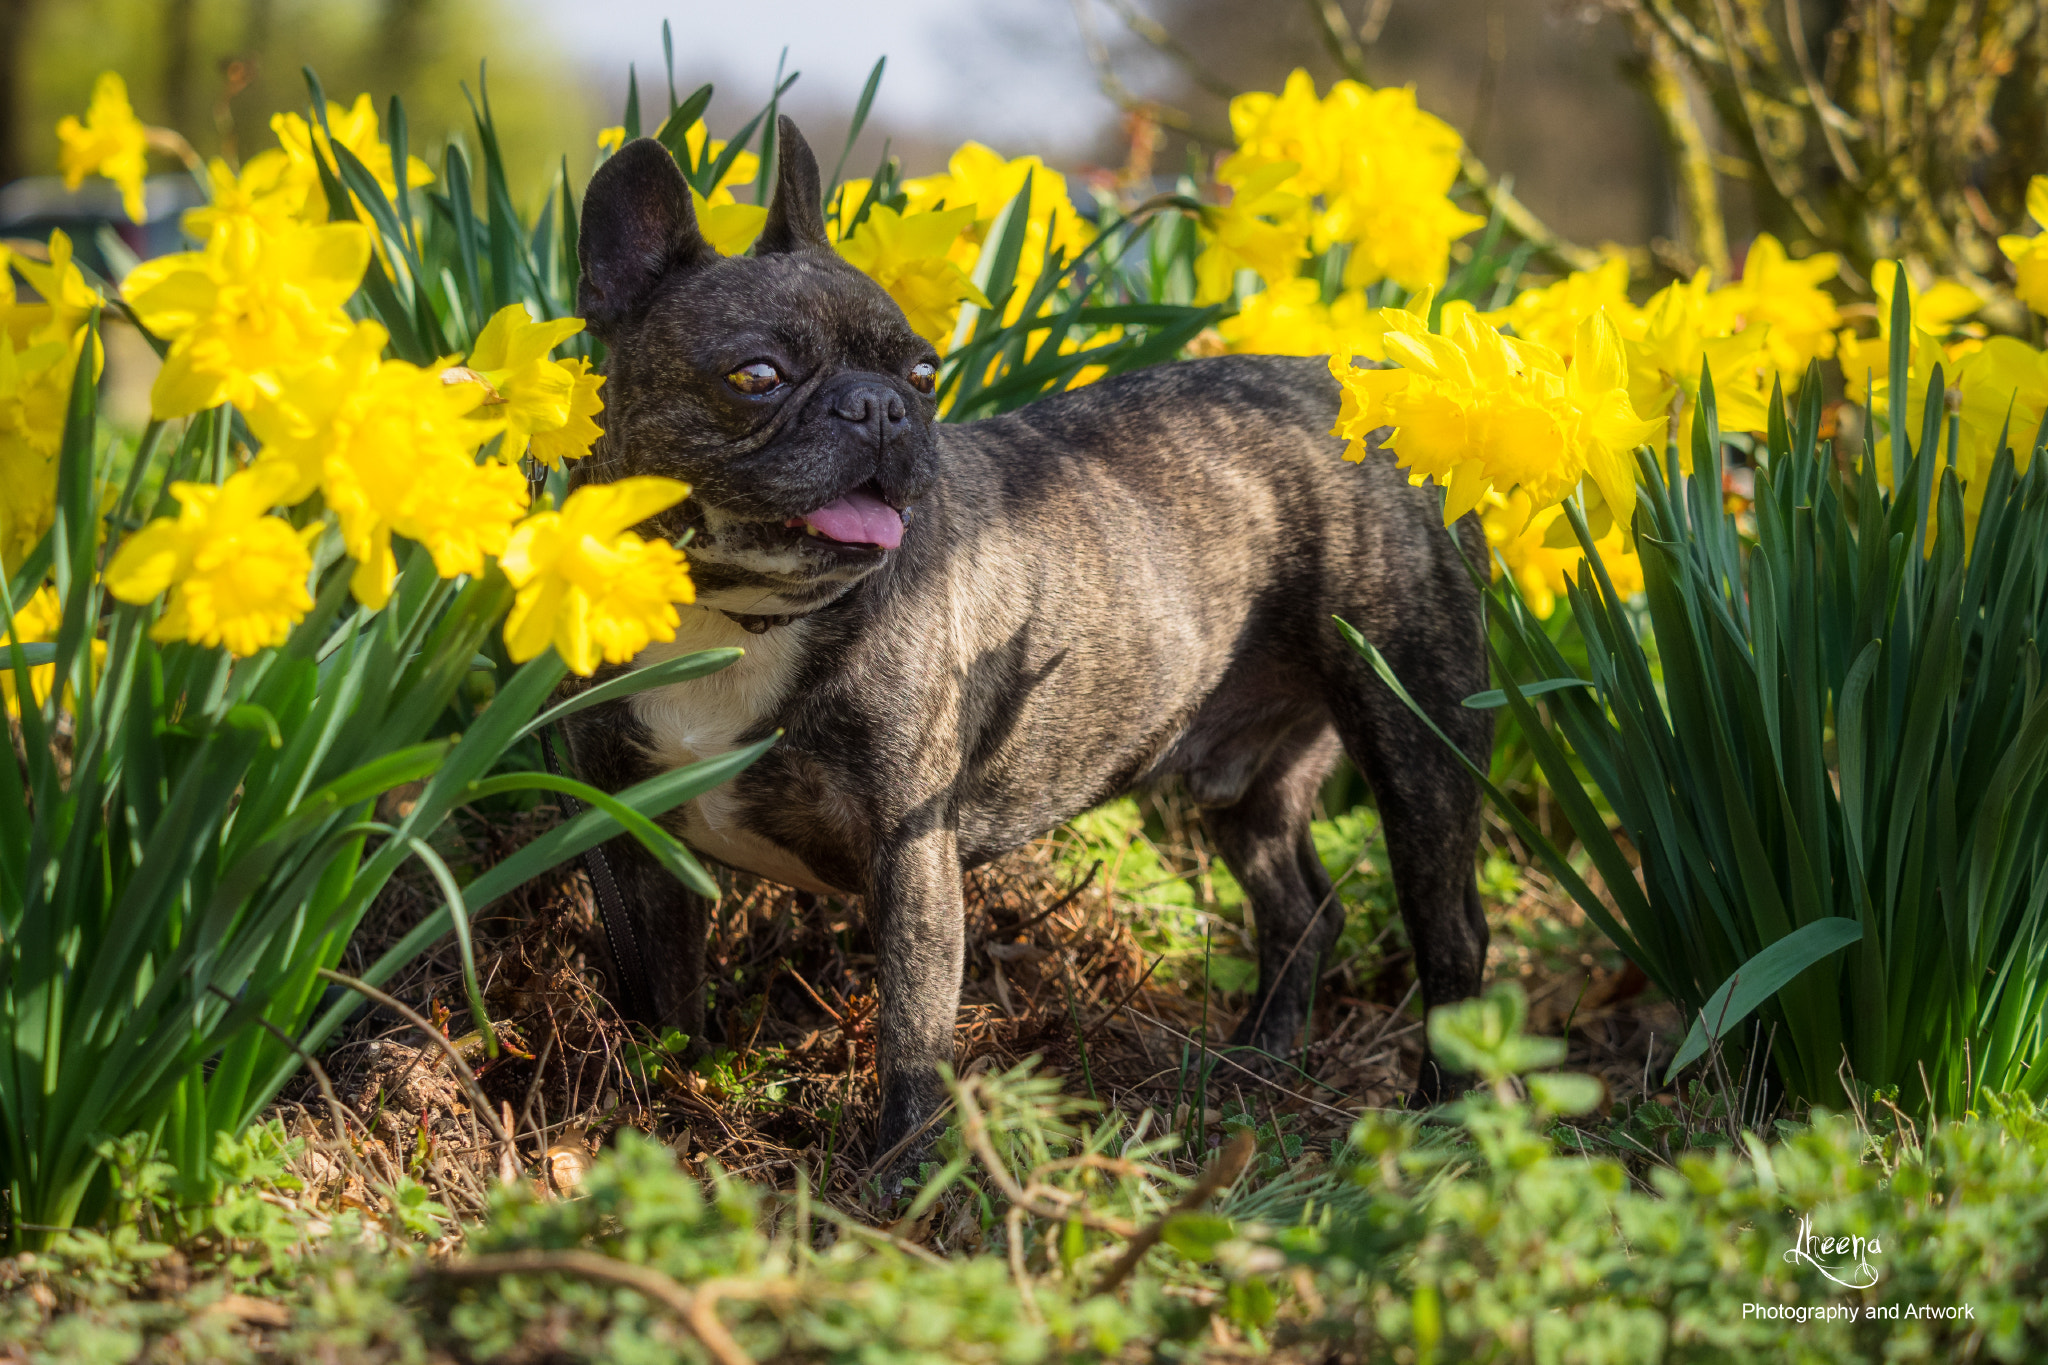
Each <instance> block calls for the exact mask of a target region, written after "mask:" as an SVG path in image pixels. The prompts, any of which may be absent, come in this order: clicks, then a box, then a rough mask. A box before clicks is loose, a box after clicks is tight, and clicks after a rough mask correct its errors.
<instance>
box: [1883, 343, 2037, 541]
mask: <svg viewBox="0 0 2048 1365" xmlns="http://www.w3.org/2000/svg"><path fill="white" fill-rule="evenodd" d="M1937 365H1939V366H1941V368H1942V379H1943V387H1944V389H1945V390H1946V393H1945V401H1946V402H1947V403H1948V404H1949V405H1950V410H1951V411H1952V412H1953V413H1954V414H1955V419H1956V441H1955V445H1954V447H1953V450H1951V448H1950V446H1949V442H1948V435H1947V433H1946V432H1943V433H1942V436H1941V452H1942V460H1941V464H1947V463H1948V456H1949V455H1950V454H1953V456H1954V461H1955V471H1956V478H1957V479H1958V480H1960V481H1961V482H1962V485H1963V519H1964V525H1965V526H1966V527H1967V528H1969V529H1970V530H1971V531H1972V532H1974V531H1975V529H1976V525H1977V516H1978V513H1979V512H1980V511H1982V510H1983V506H1984V496H1985V492H1986V490H1987V489H1988V487H1989V485H1990V479H1991V466H1992V463H1993V461H1995V460H1996V459H1997V457H1998V450H1999V437H2000V435H2001V434H2003V435H2004V437H2005V443H2006V444H2007V445H2008V446H2010V447H2012V452H2013V460H2014V464H2015V467H2016V469H2017V470H2018V472H2020V473H2025V472H2026V470H2027V466H2028V464H2029V463H2030V462H2031V460H2032V456H2033V449H2034V435H2035V433H2036V432H2038V431H2039V430H2040V428H2041V419H2042V416H2043V414H2044V413H2048V353H2043V352H2041V351H2039V350H2036V349H2035V348H2034V347H2032V346H2029V345H2027V344H2026V343H2025V342H2024V341H2021V340H2019V339H2018V338H2017V337H1992V338H1991V339H1989V340H1988V341H1985V342H1984V343H1983V344H1982V345H1973V346H1972V348H1971V349H1969V350H1967V351H1963V352H1961V353H1959V354H1957V353H1952V352H1951V351H1950V350H1948V349H1945V348H1944V347H1943V346H1942V344H1941V342H1940V341H1939V340H1938V339H1937V338H1936V337H1935V335H1934V334H1933V333H1931V332H1927V331H1924V330H1922V329H1921V328H1919V327H1915V328H1914V329H1913V387H1912V391H1911V393H1910V394H1909V395H1908V398H1907V404H1906V432H1907V435H1909V436H1910V437H1911V438H1912V440H1913V442H1914V443H1915V444H1916V445H1917V444H1918V443H1919V441H1920V437H1921V434H1922V432H1923V430H1924V424H1925V422H1926V416H1927V385H1928V381H1929V380H1930V379H1932V377H1933V375H1934V367H1935V366H1937ZM1890 398H1891V393H1890V386H1889V385H1888V384H1886V383H1884V382H1882V381H1880V383H1879V385H1878V392H1877V396H1876V403H1875V414H1876V415H1877V416H1879V417H1881V418H1884V419H1885V420H1886V421H1887V422H1890V421H1891V420H1892V416H1891V411H1890V401H1889V400H1890ZM1874 445H1875V448H1876V451H1877V477H1878V479H1879V481H1880V482H1882V483H1883V484H1884V485H1885V486H1886V487H1891V486H1892V475H1893V471H1892V461H1891V442H1890V441H1877V442H1875V443H1874ZM1938 470H1939V466H1937V474H1936V478H1937V479H1938V478H1939V477H1940V475H1939V472H1938Z"/></svg>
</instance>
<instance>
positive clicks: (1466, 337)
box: [1330, 302, 1663, 525]
mask: <svg viewBox="0 0 2048 1365" xmlns="http://www.w3.org/2000/svg"><path fill="white" fill-rule="evenodd" d="M1426 309H1427V304H1426V302H1425V303H1424V304H1423V305H1422V310H1421V311H1419V312H1404V311H1400V310H1396V309H1385V310H1382V314H1381V315H1382V317H1383V319H1384V320H1385V321H1386V323H1387V331H1386V333H1385V346H1386V351H1387V357H1388V358H1389V359H1390V360H1393V361H1396V362H1398V363H1399V364H1400V366H1401V368H1400V369H1391V370H1366V369H1358V368H1355V367H1354V366H1353V365H1352V364H1351V361H1350V358H1349V357H1348V356H1333V357H1332V358H1331V361H1330V370H1331V373H1332V374H1334V375H1335V376H1336V377H1337V379H1338V381H1339V382H1340V383H1342V384H1343V386H1344V389H1345V398H1344V406H1343V410H1342V413H1341V414H1340V416H1339V418H1338V422H1337V426H1336V427H1335V428H1334V431H1333V434H1335V435H1339V436H1344V437H1348V438H1349V439H1350V442H1351V444H1350V446H1349V448H1348V449H1347V450H1346V451H1345V457H1346V458H1347V459H1353V460H1356V459H1361V458H1363V457H1364V453H1365V437H1366V436H1367V434H1369V433H1370V432H1372V431H1374V430H1376V429H1377V428H1380V427H1383V426H1392V427H1393V428H1394V432H1393V433H1392V435H1390V436H1388V437H1387V438H1386V440H1385V441H1384V443H1383V444H1384V445H1385V446H1386V448H1387V449H1389V450H1391V451H1393V452H1394V453H1395V455H1396V456H1397V457H1398V458H1399V461H1400V463H1401V464H1402V466H1404V467H1405V468H1407V469H1408V470H1409V471H1410V475H1411V477H1412V478H1414V479H1416V480H1417V481H1418V482H1419V481H1420V480H1421V479H1422V478H1431V479H1434V480H1435V481H1436V483H1437V485H1438V486H1439V487H1441V488H1443V489H1444V492H1445V499H1444V501H1445V508H1444V520H1445V524H1446V525H1448V524H1449V523H1450V522H1452V521H1455V520H1457V518H1458V517H1460V516H1462V515H1464V513H1466V512H1468V511H1470V510H1471V509H1472V508H1474V507H1477V506H1478V505H1479V504H1480V502H1481V501H1482V500H1483V499H1484V498H1485V496H1486V494H1487V492H1488V490H1490V489H1491V490H1497V491H1500V492H1503V493H1505V492H1507V491H1510V490H1512V489H1515V488H1520V489H1521V490H1522V491H1523V492H1525V493H1526V494H1527V495H1528V497H1529V500H1530V506H1531V507H1532V508H1543V507H1548V506H1552V505H1554V504H1556V503H1557V502H1559V501H1561V500H1562V499H1563V498H1564V497H1565V496H1566V495H1568V494H1569V493H1570V492H1571V491H1572V490H1573V489H1574V488H1575V487H1577V486H1578V484H1579V482H1580V480H1581V479H1583V478H1587V477H1590V478H1591V479H1592V480H1593V481H1594V483H1595V484H1596V485H1597V487H1598V488H1599V490H1600V492H1601V495H1602V496H1603V497H1604V499H1605V500H1606V503H1607V505H1608V507H1609V508H1610V509H1611V510H1612V512H1613V514H1614V516H1615V518H1616V520H1617V521H1620V522H1622V523H1624V524H1626V522H1627V520H1628V516H1629V513H1630V512H1631V511H1632V510H1633V508H1634V506H1635V467H1634V461H1633V459H1632V456H1631V452H1632V451H1633V450H1634V448H1635V447H1636V446H1638V445H1640V444H1642V443H1643V442H1645V441H1648V440H1650V439H1651V438H1652V437H1653V436H1654V435H1655V434H1656V433H1657V432H1658V431H1660V430H1661V429H1662V425H1663V424H1662V422H1660V421H1657V420H1654V419H1652V420H1644V419H1642V418H1639V417H1637V415H1636V412H1635V410H1634V408H1633V407H1631V405H1630V403H1629V397H1628V390H1627V388H1626V387H1625V382H1624V381H1625V377H1626V370H1625V367H1624V362H1623V360H1622V349H1621V339H1620V337H1619V336H1617V335H1616V333H1615V330H1614V324H1613V323H1611V322H1609V321H1608V320H1607V318H1606V316H1605V315H1604V314H1595V315H1594V316H1593V317H1590V318H1587V319H1586V320H1585V321H1584V322H1582V323H1581V324H1580V329H1579V333H1578V335H1577V336H1576V337H1575V338H1574V343H1573V351H1574V354H1573V357H1572V360H1571V362H1570V364H1569V365H1567V364H1566V362H1565V361H1564V360H1563V359H1562V358H1561V357H1560V356H1559V355H1558V354H1557V352H1555V351H1553V350H1551V349H1550V348H1549V347H1547V346H1540V345H1538V344H1536V343H1535V342H1528V341H1515V340H1510V339H1509V338H1507V337H1504V336H1502V335H1501V334H1500V333H1499V332H1498V331H1497V330H1495V329H1494V328H1492V327H1490V326H1488V325H1487V324H1485V323H1484V322H1482V321H1480V320H1479V318H1478V316H1477V314H1475V313H1474V312H1473V311H1472V310H1471V309H1470V308H1469V307H1465V306H1462V305H1458V304H1453V305H1451V306H1449V307H1447V308H1445V309H1444V312H1443V322H1442V326H1443V331H1442V333H1441V334H1440V335H1439V334H1435V333H1431V332H1429V331H1428V330H1427V329H1426V327H1425V325H1424V322H1423V313H1426Z"/></svg>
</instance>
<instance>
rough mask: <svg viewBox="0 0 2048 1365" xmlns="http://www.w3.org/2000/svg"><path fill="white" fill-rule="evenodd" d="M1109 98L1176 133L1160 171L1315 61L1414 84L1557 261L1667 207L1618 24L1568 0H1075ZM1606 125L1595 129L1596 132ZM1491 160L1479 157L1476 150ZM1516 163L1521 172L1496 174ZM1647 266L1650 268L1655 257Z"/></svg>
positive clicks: (1372, 78)
mask: <svg viewBox="0 0 2048 1365" xmlns="http://www.w3.org/2000/svg"><path fill="white" fill-rule="evenodd" d="M1074 8H1075V11H1076V14H1077V18H1078V19H1079V21H1080V25H1081V29H1082V37H1083V41H1084V44H1085V45H1086V46H1087V47H1088V49H1089V53H1090V56H1091V58H1092V59H1093V61H1094V63H1095V67H1096V73H1097V77H1098V80H1099V83H1100V84H1101V86H1102V89H1103V90H1104V92H1105V93H1106V94H1108V95H1109V96H1110V97H1111V98H1112V99H1114V100H1116V101H1117V103H1118V104H1119V105H1121V106H1122V107H1123V108H1124V109H1125V110H1126V111H1127V112H1130V111H1142V112H1144V113H1146V114H1147V115H1149V116H1150V117H1153V118H1156V119H1157V120H1158V121H1159V122H1160V123H1161V124H1163V125H1164V126H1165V127H1166V128H1167V129H1168V130H1169V131H1170V133H1171V134H1172V136H1171V137H1169V139H1168V142H1167V145H1166V146H1165V147H1164V148H1163V149H1162V151H1161V152H1160V154H1159V158H1158V164H1159V166H1160V168H1161V169H1162V170H1177V169H1180V168H1181V167H1182V166H1185V165H1186V164H1187V161H1186V157H1187V154H1188V152H1187V149H1188V147H1189V146H1190V145H1191V144H1192V145H1193V146H1194V147H1195V148H1196V149H1198V151H1199V153H1200V155H1201V156H1203V157H1206V156H1207V155H1209V154H1210V153H1213V152H1214V151H1215V150H1216V149H1217V148H1219V147H1227V146H1228V145H1229V144H1230V140H1231V139H1230V121H1229V101H1230V99H1231V97H1232V96H1233V95H1235V94H1237V93H1238V92H1240V91H1243V90H1278V89H1280V87H1281V85H1282V83H1283V82H1284V81H1285V80H1286V78H1287V73H1288V72H1289V71H1291V70H1293V69H1294V68H1296V67H1303V68H1306V69H1307V70H1308V71H1309V73H1310V74H1311V75H1313V76H1314V77H1315V79H1316V85H1317V88H1318V89H1319V90H1327V89H1328V88H1329V86H1330V84H1331V83H1332V82H1334V81H1336V80H1338V79H1340V78H1344V77H1349V78H1352V79H1355V80H1362V81H1364V82H1366V83H1367V84H1371V85H1375V86H1384V85H1413V86H1414V87H1415V89H1416V94H1417V98H1418V100H1419V102H1420V103H1421V104H1422V106H1423V107H1424V108H1426V109H1428V110H1429V111H1430V112H1431V113H1434V114H1436V115H1437V116H1439V117H1441V118H1443V119H1446V120H1447V121H1449V122H1450V123H1451V124H1453V125H1454V126H1456V127H1457V128H1459V129H1460V130H1461V131H1462V132H1464V133H1465V135H1466V138H1467V141H1468V148H1467V151H1468V156H1467V164H1466V169H1467V172H1468V176H1469V178H1470V179H1471V180H1472V182H1473V184H1474V186H1475V187H1477V188H1478V189H1479V190H1480V191H1481V193H1482V194H1483V195H1484V196H1485V197H1487V198H1488V199H1490V200H1491V201H1492V202H1493V203H1494V204H1495V205H1496V206H1497V207H1499V208H1501V209H1502V210H1503V211H1505V212H1506V213H1507V214H1508V216H1509V218H1510V220H1511V221H1512V222H1514V223H1515V224H1516V225H1517V226H1518V227H1519V228H1521V229H1522V230H1523V231H1524V232H1525V234H1526V235H1527V236H1529V237H1530V238H1531V239H1532V240H1536V241H1539V242H1543V243H1546V244H1548V245H1549V246H1550V248H1551V250H1550V252H1549V253H1548V254H1549V255H1550V257H1551V259H1552V261H1553V262H1555V263H1559V264H1569V265H1575V266H1582V265H1586V264H1590V263H1594V262H1597V259H1598V257H1597V254H1596V253H1595V252H1593V251H1592V250H1589V249H1588V248H1587V247H1586V246H1585V245H1582V244H1584V243H1591V242H1598V241H1601V240H1603V239H1605V240H1617V241H1622V242H1628V243H1641V242H1644V241H1647V240H1648V239H1649V238H1651V237H1653V236H1655V235H1657V234H1659V233H1661V232H1665V231H1667V230H1668V229H1669V227H1670V226H1671V224H1670V223H1669V222H1668V221H1667V220H1668V219H1669V208H1668V200H1669V198H1670V195H1669V190H1668V185H1667V172H1666V170H1665V158H1664V156H1663V155H1662V153H1661V151H1660V149H1659V147H1658V145H1657V138H1656V126H1655V124H1654V122H1653V121H1652V120H1651V119H1650V118H1649V117H1648V111H1647V110H1646V109H1645V108H1644V105H1643V97H1642V95H1641V94H1640V93H1639V92H1638V91H1637V90H1636V89H1635V88H1633V87H1632V86H1631V85H1630V84H1629V83H1627V82H1625V81H1623V80H1620V79H1617V78H1616V71H1617V68H1618V67H1619V66H1620V65H1622V64H1623V63H1627V62H1631V61H1633V60H1634V53H1633V49H1632V47H1631V45H1630V42H1629V39H1628V35H1627V33H1626V31H1625V29H1624V28H1623V26H1622V25H1621V24H1620V23H1619V22H1618V21H1616V20H1615V19H1614V18H1613V16H1611V15H1608V14H1606V13H1605V12H1604V11H1602V10H1601V9H1600V8H1598V7H1597V6H1594V7H1591V8H1588V7H1587V6H1586V5H1584V4H1570V5H1567V4H1562V3H1558V2H1557V0H1430V3H1428V4H1418V3H1415V2H1414V0H1405V3H1404V2H1403V0H1286V3H1280V2H1279V0H1269V3H1266V4H1261V5H1246V4H1244V3H1242V0H1074ZM1589 130H1598V131H1597V136H1588V132H1589ZM1482 155H1483V156H1484V157H1485V162H1484V163H1483V162H1482V161H1481V160H1480V158H1481V156H1482ZM1486 163H1492V165H1493V167H1494V168H1495V169H1500V168H1511V169H1512V171H1513V173H1514V174H1513V177H1512V179H1511V180H1509V179H1507V178H1505V177H1495V176H1494V175H1491V174H1489V173H1488V164H1486ZM1642 264H1644V265H1645V266H1647V264H1648V260H1647V257H1645V258H1644V259H1643V261H1642Z"/></svg>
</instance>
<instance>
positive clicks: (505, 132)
mask: <svg viewBox="0 0 2048 1365" xmlns="http://www.w3.org/2000/svg"><path fill="white" fill-rule="evenodd" d="M31 11H33V17H32V21H31V16H30V12H31ZM520 19H521V12H520V11H518V10H517V9H515V8H514V6H513V5H511V4H509V3H506V2H505V0H65V3H63V4H46V3H42V0H0V24H4V27H0V33H4V34H5V35H6V39H5V41H0V96H4V95H5V94H6V90H5V87H6V84H7V82H8V81H9V80H10V79H12V80H13V82H14V86H13V97H12V98H11V99H6V98H0V158H5V157H7V156H9V155H10V154H11V156H12V161H11V162H5V161H0V180H6V179H11V178H13V177H14V176H16V175H24V174H37V173H41V174H48V173H50V172H52V171H54V170H55V169H56V161H57V138H56V134H55V131H54V130H55V127H56V123H57V120H58V119H59V118H61V117H62V116H63V115H65V114H77V113H82V112H83V111H84V109H85V104H86V100H87V98H88V97H89V95H90V93H91V90H92V83H93V78H94V77H95V76H96V75H97V74H98V73H99V72H101V71H103V70H109V69H111V70H117V71H120V72H121V73H122V74H123V75H124V76H125V77H127V79H128V87H129V93H130V96H131V98H132V99H133V101H134V104H135V110H136V113H137V114H139V115H140V116H141V117H142V119H143V120H144V121H145V122H148V123H156V124H163V125H165V126H168V127H173V128H176V129H177V130H178V131H180V132H182V133H183V134H185V136H186V137H187V138H189V139H190V140H191V142H192V143H193V145H194V146H195V147H197V148H198V149H199V151H200V152H201V153H203V154H205V155H209V156H211V155H216V154H224V155H229V156H232V157H236V158H240V157H246V156H249V155H251V154H253V153H255V152H258V151H261V150H262V149H263V148H265V147H269V146H273V145H274V144H275V139H274V137H273V136H272V134H271V131H270V119H271V116H272V115H273V114H276V113H279V112H281V111H286V110H289V111H293V112H304V110H305V109H306V106H307V92H306V84H305V80H304V78H303V77H302V75H301V74H300V68H301V67H304V66H310V67H312V68H313V70H314V71H315V72H317V73H318V75H319V76H320V79H321V81H322V83H323V84H324V85H325V87H326V90H327V94H328V97H329V98H330V99H333V100H336V101H339V102H341V103H343V104H347V103H350V102H352V101H353V100H354V98H355V96H356V95H357V93H358V92H361V91H364V90H367V91H369V92H370V94H371V96H372V98H373V99H374V100H375V102H376V105H377V110H378V116H379V117H380V118H382V117H383V116H384V112H385V107H386V104H387V103H388V101H389V99H390V97H391V95H393V94H398V95H400V96H402V97H403V98H404V100H405V105H406V113H407V115H408V121H409V123H410V124H411V131H412V150H413V151H414V153H415V154H417V155H420V156H423V157H425V158H426V159H427V160H428V162H429V164H431V165H433V166H434V167H435V168H436V170H437V171H438V169H439V167H440V156H439V152H440V148H441V145H442V144H443V142H444V141H445V139H446V138H447V137H448V135H450V134H451V133H452V134H455V135H457V136H463V137H467V138H468V139H469V140H470V143H471V146H472V150H473V148H474V130H473V127H472V125H471V121H470V108H469V102H468V100H466V99H465V98H464V96H463V93H462V87H463V85H464V84H465V83H466V84H467V85H468V86H469V88H470V90H471V91H474V90H475V89H476V86H477V80H478V63H479V61H480V60H483V59H488V62H489V80H490V85H491V90H492V92H493V95H494V99H493V106H494V109H495V111H496V114H497V119H498V131H499V137H500V139H501V140H502V142H503V143H504V146H505V150H506V161H507V170H508V173H509V174H510V176H511V179H512V185H513V190H514V193H515V194H517V195H519V196H520V197H521V199H522V202H525V201H529V200H530V201H538V199H539V197H540V195H541V194H542V193H543V191H544V190H545V189H546V187H547V185H548V184H549V183H550V180H551V177H552V175H553V174H554V173H555V172H556V171H557V170H558V168H559V166H560V164H561V158H562V156H563V154H564V153H565V152H566V153H567V154H568V156H569V164H570V169H571V171H572V172H574V173H576V174H577V175H579V176H580V175H583V174H586V173H587V172H588V170H589V167H590V164H591V161H592V160H593V159H594V156H595V152H596V145H595V141H594V139H595V135H596V131H597V129H598V128H599V127H600V126H602V124H604V123H610V122H615V121H616V119H617V113H616V111H613V110H607V109H600V108H598V107H597V103H596V100H595V99H594V97H593V96H592V94H591V92H590V91H589V90H588V89H587V88H586V87H585V84H584V79H583V73H582V72H581V71H579V70H577V69H575V68H574V67H573V66H571V65H570V64H569V60H568V59H567V58H566V57H565V56H564V55H563V54H562V53H561V52H559V51H558V50H556V49H554V48H552V47H550V46H549V45H548V44H547V43H546V42H545V41H544V40H543V39H542V38H541V37H540V36H539V34H540V30H539V29H538V28H537V27H536V26H535V25H533V24H531V23H524V22H520ZM658 42H659V33H658V31H657V32H656V33H655V35H654V42H653V45H654V46H655V49H656V56H657V57H658V55H659V47H658ZM9 110H11V111H12V112H13V115H14V122H13V125H12V128H11V135H10V129H9V127H8V124H7V122H6V118H7V112H6V111H9ZM164 169H168V167H164Z"/></svg>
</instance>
